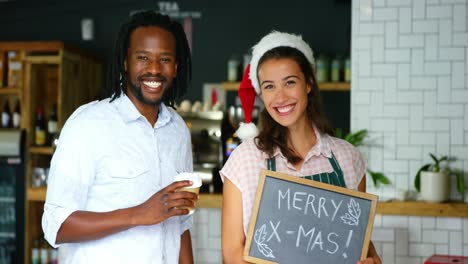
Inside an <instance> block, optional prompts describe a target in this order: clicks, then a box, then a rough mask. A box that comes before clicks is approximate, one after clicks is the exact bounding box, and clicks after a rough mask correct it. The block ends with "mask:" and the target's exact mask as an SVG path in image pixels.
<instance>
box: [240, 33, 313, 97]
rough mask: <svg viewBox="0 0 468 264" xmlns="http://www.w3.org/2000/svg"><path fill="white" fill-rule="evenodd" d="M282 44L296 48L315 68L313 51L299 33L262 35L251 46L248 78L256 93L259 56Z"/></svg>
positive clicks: (258, 91)
mask: <svg viewBox="0 0 468 264" xmlns="http://www.w3.org/2000/svg"><path fill="white" fill-rule="evenodd" d="M282 46H286V47H291V48H296V49H298V50H299V51H300V52H302V53H303V54H304V55H305V57H306V58H307V60H308V61H309V63H310V64H311V65H312V68H315V60H314V53H313V52H312V49H311V48H310V46H309V45H308V44H307V43H306V42H305V41H304V40H302V37H301V36H300V35H294V34H289V33H282V32H278V31H273V32H271V33H270V34H268V35H266V36H264V37H263V38H262V39H261V40H260V41H259V42H258V43H257V44H256V45H255V46H253V48H252V59H251V61H250V72H249V78H250V80H252V85H253V87H254V88H255V91H256V92H257V94H260V86H259V84H258V79H257V67H258V62H259V61H260V58H261V57H262V56H263V54H265V52H267V51H269V50H271V49H274V48H276V47H282Z"/></svg>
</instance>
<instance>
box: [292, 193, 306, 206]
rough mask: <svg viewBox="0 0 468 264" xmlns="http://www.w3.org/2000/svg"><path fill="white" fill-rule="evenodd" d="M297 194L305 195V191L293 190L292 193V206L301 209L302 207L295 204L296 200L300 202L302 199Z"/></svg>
mask: <svg viewBox="0 0 468 264" xmlns="http://www.w3.org/2000/svg"><path fill="white" fill-rule="evenodd" d="M299 195H306V193H305V192H295V193H294V198H293V207H294V208H296V209H297V210H302V207H299V206H296V201H299V202H302V201H303V200H302V199H301V198H299V197H298V196H299Z"/></svg>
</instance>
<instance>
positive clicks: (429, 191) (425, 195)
mask: <svg viewBox="0 0 468 264" xmlns="http://www.w3.org/2000/svg"><path fill="white" fill-rule="evenodd" d="M429 155H430V156H431V159H432V160H433V161H434V162H433V163H428V164H425V165H424V166H422V167H421V168H420V169H419V170H418V172H417V173H416V177H415V179H414V187H415V188H416V190H417V191H418V192H420V193H421V198H422V200H424V201H428V202H444V201H447V200H448V199H449V197H450V176H451V175H456V179H457V190H458V191H459V192H460V193H461V194H463V193H464V192H465V181H464V178H463V174H462V173H461V172H460V171H457V170H454V169H450V168H449V167H448V166H445V167H441V164H442V163H443V162H445V163H448V161H449V158H448V157H447V156H442V157H440V158H437V157H436V156H435V155H434V154H432V153H429Z"/></svg>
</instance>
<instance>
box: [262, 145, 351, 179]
mask: <svg viewBox="0 0 468 264" xmlns="http://www.w3.org/2000/svg"><path fill="white" fill-rule="evenodd" d="M328 161H329V162H330V164H331V166H332V168H333V171H332V172H322V173H319V174H315V175H309V176H304V177H303V178H305V179H309V180H314V181H318V182H323V183H328V184H331V185H335V186H340V187H345V188H346V183H345V181H344V177H343V171H342V170H341V168H340V164H338V161H337V160H336V158H335V154H333V151H332V157H331V158H328ZM267 168H268V170H271V171H276V161H275V158H274V157H272V158H269V159H267Z"/></svg>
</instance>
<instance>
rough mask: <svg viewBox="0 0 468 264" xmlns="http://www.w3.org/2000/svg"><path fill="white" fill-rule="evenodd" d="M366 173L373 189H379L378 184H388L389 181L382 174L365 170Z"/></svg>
mask: <svg viewBox="0 0 468 264" xmlns="http://www.w3.org/2000/svg"><path fill="white" fill-rule="evenodd" d="M367 172H368V173H369V175H370V176H371V178H372V181H373V182H374V186H375V187H379V185H380V184H382V185H387V184H390V180H389V179H388V178H387V176H385V175H384V174H383V173H382V172H375V171H371V170H369V169H367Z"/></svg>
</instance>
